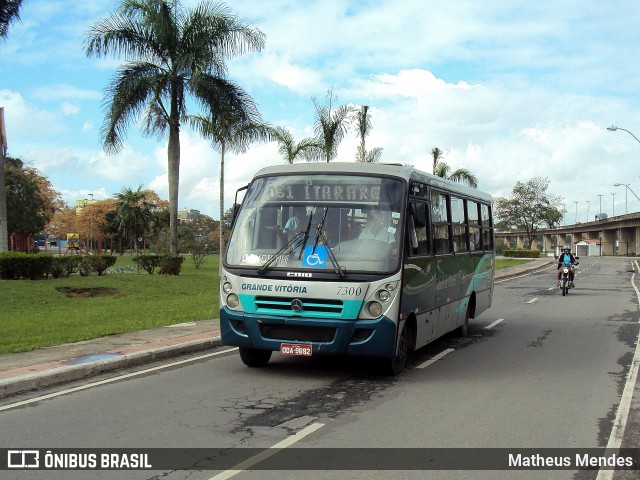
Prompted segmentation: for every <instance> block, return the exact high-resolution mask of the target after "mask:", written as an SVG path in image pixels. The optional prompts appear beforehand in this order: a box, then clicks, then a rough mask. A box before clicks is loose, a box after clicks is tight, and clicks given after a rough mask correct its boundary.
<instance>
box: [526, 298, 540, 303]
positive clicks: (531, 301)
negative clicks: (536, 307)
mask: <svg viewBox="0 0 640 480" xmlns="http://www.w3.org/2000/svg"><path fill="white" fill-rule="evenodd" d="M537 300H538V297H536V298H532V299H531V300H529V301H528V302H527V303H533V302H535V301H537Z"/></svg>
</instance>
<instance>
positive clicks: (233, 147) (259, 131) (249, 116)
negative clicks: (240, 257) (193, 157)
mask: <svg viewBox="0 0 640 480" xmlns="http://www.w3.org/2000/svg"><path fill="white" fill-rule="evenodd" d="M252 106H253V102H249V101H248V100H247V102H246V103H244V104H243V105H239V104H236V103H234V104H233V105H229V104H225V102H217V104H216V105H211V111H212V114H211V116H210V117H205V116H202V115H195V116H194V117H192V120H193V122H192V123H193V126H194V127H195V128H197V129H198V130H199V131H200V133H201V134H202V136H204V137H205V138H208V139H209V140H210V141H211V144H212V145H213V147H214V148H215V149H216V150H218V151H219V152H220V192H219V193H220V197H219V199H220V210H219V215H220V218H221V219H222V218H223V217H224V161H225V160H224V157H225V153H226V152H227V151H232V152H236V153H242V152H245V151H246V150H247V149H248V148H249V145H250V144H251V143H253V142H256V141H268V140H270V139H271V138H272V137H271V135H272V132H273V128H272V127H270V126H269V125H267V124H265V123H261V122H260V116H259V115H258V112H257V110H255V108H253V107H252ZM219 248H220V251H221V252H222V251H223V250H224V236H223V233H222V229H220V235H219Z"/></svg>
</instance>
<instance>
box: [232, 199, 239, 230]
mask: <svg viewBox="0 0 640 480" xmlns="http://www.w3.org/2000/svg"><path fill="white" fill-rule="evenodd" d="M238 210H240V204H238V203H234V204H233V210H232V211H231V225H233V224H234V223H235V221H236V217H237V216H238Z"/></svg>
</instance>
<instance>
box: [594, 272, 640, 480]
mask: <svg viewBox="0 0 640 480" xmlns="http://www.w3.org/2000/svg"><path fill="white" fill-rule="evenodd" d="M631 264H632V265H633V262H632V263H631ZM637 266H638V263H637V261H636V267H637ZM635 277H636V268H634V269H633V275H631V286H632V287H633V289H634V290H635V291H636V297H637V299H638V301H639V302H640V291H638V288H637V287H636V282H635ZM638 323H640V321H638ZM638 340H639V339H636V350H635V354H634V355H633V361H632V362H631V366H630V367H629V373H628V374H627V381H626V383H625V384H624V390H623V391H622V397H620V404H619V405H618V411H617V412H616V418H615V420H614V421H613V428H612V429H611V434H610V435H609V441H608V442H607V451H609V450H615V451H616V452H617V451H618V450H619V449H620V446H621V445H622V440H623V438H624V431H625V428H626V427H627V420H628V419H629V409H630V408H631V400H632V399H633V389H634V388H635V385H636V379H637V378H638V368H639V367H640V342H639V341H638ZM613 472H614V470H599V471H598V476H597V477H596V480H611V479H612V478H613Z"/></svg>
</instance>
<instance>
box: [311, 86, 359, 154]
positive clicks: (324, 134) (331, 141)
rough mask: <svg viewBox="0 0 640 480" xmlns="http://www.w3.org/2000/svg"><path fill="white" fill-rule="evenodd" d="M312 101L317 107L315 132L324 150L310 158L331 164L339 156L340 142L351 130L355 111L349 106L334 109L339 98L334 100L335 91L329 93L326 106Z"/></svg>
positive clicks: (314, 99)
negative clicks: (334, 104) (352, 116)
mask: <svg viewBox="0 0 640 480" xmlns="http://www.w3.org/2000/svg"><path fill="white" fill-rule="evenodd" d="M312 100H313V106H314V107H315V127H314V130H315V133H316V137H317V139H318V142H319V143H320V145H321V146H322V148H321V149H320V150H317V151H315V152H313V153H312V154H311V156H310V158H316V159H320V160H324V161H326V162H330V161H331V160H333V159H334V158H336V156H337V155H338V147H339V146H340V142H342V139H343V138H344V136H345V135H346V134H347V132H348V130H349V126H350V122H351V114H352V113H353V109H352V108H351V107H349V106H347V105H342V106H340V107H337V108H334V106H333V102H334V101H335V100H337V98H334V96H333V90H329V91H328V92H327V96H326V104H325V105H321V104H320V103H319V102H318V100H317V99H316V98H313V99H312Z"/></svg>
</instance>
